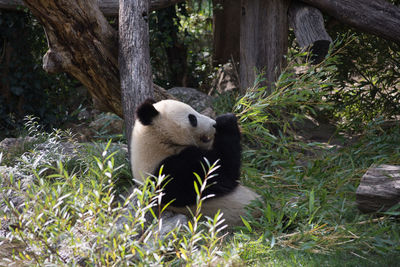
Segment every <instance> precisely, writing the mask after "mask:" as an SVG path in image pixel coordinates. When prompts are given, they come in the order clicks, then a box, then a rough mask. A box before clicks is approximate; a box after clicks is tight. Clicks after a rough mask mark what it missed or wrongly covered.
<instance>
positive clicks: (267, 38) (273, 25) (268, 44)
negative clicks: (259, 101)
mask: <svg viewBox="0 0 400 267" xmlns="http://www.w3.org/2000/svg"><path fill="white" fill-rule="evenodd" d="M289 2H290V1H289V0H268V1H265V0H242V10H241V12H242V13H241V26H240V83H241V84H240V86H241V89H242V91H245V90H246V89H247V88H248V87H251V86H253V84H254V81H255V79H256V76H257V75H258V74H259V73H262V72H263V73H265V75H264V78H265V79H266V81H265V82H262V83H261V85H266V86H267V87H268V90H269V91H270V92H271V90H272V88H271V86H272V84H273V82H274V81H275V80H276V78H277V77H278V75H279V74H280V71H281V68H282V66H283V65H284V64H285V61H284V55H286V53H287V48H288V19H287V11H288V7H289ZM254 68H255V69H256V70H254Z"/></svg>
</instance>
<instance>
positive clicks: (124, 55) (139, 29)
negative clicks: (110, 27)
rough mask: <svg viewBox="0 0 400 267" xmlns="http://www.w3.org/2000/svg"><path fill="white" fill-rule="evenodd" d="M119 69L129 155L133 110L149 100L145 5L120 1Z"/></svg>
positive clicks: (149, 72)
mask: <svg viewBox="0 0 400 267" xmlns="http://www.w3.org/2000/svg"><path fill="white" fill-rule="evenodd" d="M119 3H120V7H121V8H120V9H119V11H120V12H119V69H120V77H121V92H122V103H123V110H124V115H125V129H126V136H127V139H128V148H129V151H130V143H131V142H130V139H131V132H132V128H133V124H134V117H135V116H134V115H135V109H136V107H137V106H138V105H139V104H140V103H142V102H143V101H144V100H145V99H146V98H152V97H153V87H152V79H151V66H150V46H149V2H148V1H142V0H133V1H132V0H120V1H119Z"/></svg>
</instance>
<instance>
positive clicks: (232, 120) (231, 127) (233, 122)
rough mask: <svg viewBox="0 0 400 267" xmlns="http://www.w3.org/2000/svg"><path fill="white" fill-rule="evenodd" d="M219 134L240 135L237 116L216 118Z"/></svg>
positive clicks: (228, 115) (229, 115) (230, 114)
mask: <svg viewBox="0 0 400 267" xmlns="http://www.w3.org/2000/svg"><path fill="white" fill-rule="evenodd" d="M216 122H217V123H216V126H215V128H216V130H217V133H224V134H232V135H240V131H239V126H238V123H237V118H236V116H235V114H232V113H228V114H223V115H221V116H218V117H217V118H216Z"/></svg>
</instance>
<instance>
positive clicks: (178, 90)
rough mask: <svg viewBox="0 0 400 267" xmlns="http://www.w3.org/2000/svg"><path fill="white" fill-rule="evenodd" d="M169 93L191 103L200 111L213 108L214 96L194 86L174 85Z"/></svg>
mask: <svg viewBox="0 0 400 267" xmlns="http://www.w3.org/2000/svg"><path fill="white" fill-rule="evenodd" d="M168 93H170V94H171V95H172V96H174V97H176V98H177V99H178V100H179V101H181V102H183V103H186V104H188V105H190V106H191V107H193V108H194V109H195V110H197V111H198V112H200V113H202V111H203V110H205V109H207V108H212V100H213V98H212V97H211V96H209V95H207V94H205V93H202V92H200V91H198V90H196V89H194V88H189V87H174V88H171V89H169V90H168Z"/></svg>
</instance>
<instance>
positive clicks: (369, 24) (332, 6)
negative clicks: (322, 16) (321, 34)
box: [301, 0, 400, 44]
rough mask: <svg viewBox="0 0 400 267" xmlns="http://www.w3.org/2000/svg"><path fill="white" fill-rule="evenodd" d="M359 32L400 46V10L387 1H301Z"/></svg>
mask: <svg viewBox="0 0 400 267" xmlns="http://www.w3.org/2000/svg"><path fill="white" fill-rule="evenodd" d="M301 1H303V2H304V3H307V4H310V5H312V6H314V7H316V8H318V9H320V10H321V11H323V12H325V13H326V14H328V15H330V16H332V17H334V18H336V19H337V20H338V21H340V22H342V23H344V24H348V25H350V26H352V27H354V28H356V29H358V30H361V31H364V32H367V33H371V34H375V35H377V36H380V37H383V38H385V39H388V40H391V41H394V42H396V43H397V44H400V8H399V7H397V6H395V5H393V4H391V3H389V2H388V1H385V0H368V1H366V0H301Z"/></svg>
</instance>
